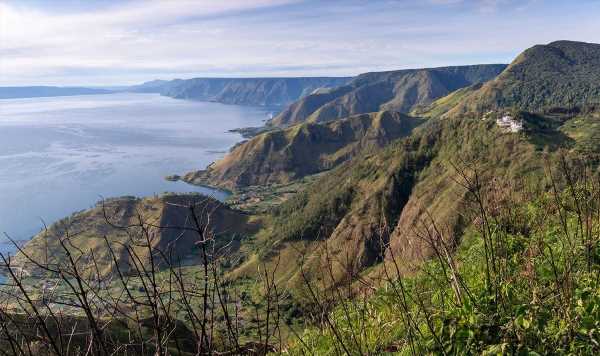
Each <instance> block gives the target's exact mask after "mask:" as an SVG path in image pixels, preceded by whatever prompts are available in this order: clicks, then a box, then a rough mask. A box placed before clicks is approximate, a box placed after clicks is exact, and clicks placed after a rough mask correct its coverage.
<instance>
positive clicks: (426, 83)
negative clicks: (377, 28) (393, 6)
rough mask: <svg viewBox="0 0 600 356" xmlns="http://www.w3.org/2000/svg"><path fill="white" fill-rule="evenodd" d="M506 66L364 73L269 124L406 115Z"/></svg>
mask: <svg viewBox="0 0 600 356" xmlns="http://www.w3.org/2000/svg"><path fill="white" fill-rule="evenodd" d="M505 67H506V65H504V64H489V65H471V66H455V67H439V68H423V69H403V70H397V71H386V72H369V73H364V74H360V75H358V76H357V77H355V78H354V79H353V80H352V81H351V82H350V83H348V84H347V85H344V86H341V87H338V88H335V89H333V90H331V91H330V92H327V93H317V94H313V95H309V96H307V97H304V98H302V99H300V100H299V101H297V102H295V103H293V104H291V105H290V106H289V107H287V108H286V109H285V110H284V111H282V112H281V113H280V114H278V115H277V116H276V117H275V118H273V119H272V120H270V121H269V122H268V124H269V125H271V126H289V125H293V124H296V123H299V122H303V121H309V122H323V121H328V120H333V119H337V118H342V117H346V116H350V115H354V114H362V113H366V112H375V111H380V110H390V111H399V112H403V113H408V112H410V111H411V110H412V109H413V108H415V107H417V106H423V105H427V104H429V103H431V102H432V101H433V100H435V99H437V98H439V97H442V96H445V95H447V94H449V93H451V92H452V91H454V90H456V89H460V88H463V87H466V86H469V85H472V84H475V83H480V82H484V81H487V80H490V79H492V78H493V77H495V76H496V75H498V74H499V73H500V72H501V71H502V70H504V69H505Z"/></svg>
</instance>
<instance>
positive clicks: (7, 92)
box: [0, 86, 113, 99]
mask: <svg viewBox="0 0 600 356" xmlns="http://www.w3.org/2000/svg"><path fill="white" fill-rule="evenodd" d="M110 93H113V91H112V90H106V89H95V88H81V87H52V86H31V87H0V99H17V98H38V97H46V96H73V95H93V94H110Z"/></svg>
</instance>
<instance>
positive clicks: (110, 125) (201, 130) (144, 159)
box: [0, 93, 270, 252]
mask: <svg viewBox="0 0 600 356" xmlns="http://www.w3.org/2000/svg"><path fill="white" fill-rule="evenodd" d="M269 112H270V111H269V110H268V109H266V108H256V107H242V106H233V105H223V104H218V103H207V102H195V101H184V100H176V99H171V98H168V97H163V96H160V95H158V94H130V93H119V94H108V95H85V96H72V97H52V98H31V99H7V100H0V232H1V233H2V234H4V233H6V234H8V235H10V236H11V238H13V239H15V240H21V241H22V240H28V239H30V238H31V237H32V236H33V235H35V234H36V233H37V232H39V231H40V230H41V229H42V227H43V223H42V221H43V222H45V223H47V224H50V223H52V222H54V221H56V220H58V219H60V218H63V217H65V216H68V215H70V214H72V213H73V212H76V211H79V210H82V209H87V208H90V207H92V206H94V205H95V203H96V202H97V201H99V200H101V199H102V198H107V197H115V196H122V195H135V196H140V197H141V196H147V195H153V194H158V193H162V192H166V191H168V192H201V193H205V194H208V195H212V196H214V197H216V198H218V199H223V198H224V197H226V193H225V192H222V191H218V190H211V189H208V188H202V187H194V186H191V185H188V184H186V183H183V182H169V181H166V180H165V179H164V177H165V176H166V175H169V174H182V173H185V172H188V171H191V170H197V169H202V168H204V167H205V166H206V165H208V164H209V163H211V162H212V161H214V160H216V159H218V158H220V157H222V156H223V155H224V154H225V153H226V152H227V150H228V149H229V148H230V147H231V146H232V145H233V144H235V143H236V142H238V141H240V140H241V137H240V136H239V135H238V134H234V133H229V132H227V131H228V130H230V129H234V128H238V127H246V126H260V125H261V124H262V123H263V121H264V120H266V119H267V115H268V113H269ZM11 250H13V248H12V247H11V245H9V244H8V243H7V240H6V239H5V238H4V236H2V237H1V238H0V251H3V252H5V251H11Z"/></svg>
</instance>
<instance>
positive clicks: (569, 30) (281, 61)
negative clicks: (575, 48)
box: [0, 0, 600, 86]
mask: <svg viewBox="0 0 600 356" xmlns="http://www.w3.org/2000/svg"><path fill="white" fill-rule="evenodd" d="M599 16H600V0H569V1H562V0H560V1H559V0H418V1H417V0H414V1H410V0H396V1H395V0H340V1H336V0H193V1H192V0H170V1H151V0H143V1H135V0H119V1H108V0H102V1H100V0H64V1H61V0H46V1H44V0H14V1H13V0H0V86H9V85H11V86H12V85H15V86H16V85H19V86H21V85H63V86H73V85H82V86H108V85H127V84H136V83H141V82H144V81H148V80H153V79H173V78H192V77H283V76H288V77H290V76H353V75H356V74H360V73H364V72H369V71H382V70H394V69H405V68H423V67H435V66H445V65H462V64H478V63H509V62H510V61H511V60H512V59H513V58H514V57H515V56H516V55H517V54H518V53H520V52H521V51H523V50H524V49H526V48H528V47H531V46H532V45H535V44H543V43H549V42H552V41H555V40H564V39H567V40H576V41H586V42H600V21H599V20H598V19H599Z"/></svg>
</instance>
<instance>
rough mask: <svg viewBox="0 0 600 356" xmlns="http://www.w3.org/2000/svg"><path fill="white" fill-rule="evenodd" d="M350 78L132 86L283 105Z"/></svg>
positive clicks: (221, 80) (213, 80) (182, 95)
mask: <svg viewBox="0 0 600 356" xmlns="http://www.w3.org/2000/svg"><path fill="white" fill-rule="evenodd" d="M351 79H352V78H350V77H339V78H337V77H314V78H311V77H306V78H194V79H186V80H184V79H175V80H170V81H164V80H154V81H151V82H146V83H143V84H141V85H137V86H133V87H130V88H129V90H130V91H134V92H142V93H159V94H161V95H165V96H169V97H172V98H177V99H192V100H201V101H214V102H219V103H224V104H237V105H257V106H281V105H287V104H289V103H291V102H293V101H295V100H298V99H300V98H302V97H304V96H306V95H309V94H311V93H312V92H314V91H315V90H320V89H323V88H332V87H337V86H340V85H344V84H346V83H347V82H349V81H350V80H351Z"/></svg>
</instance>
